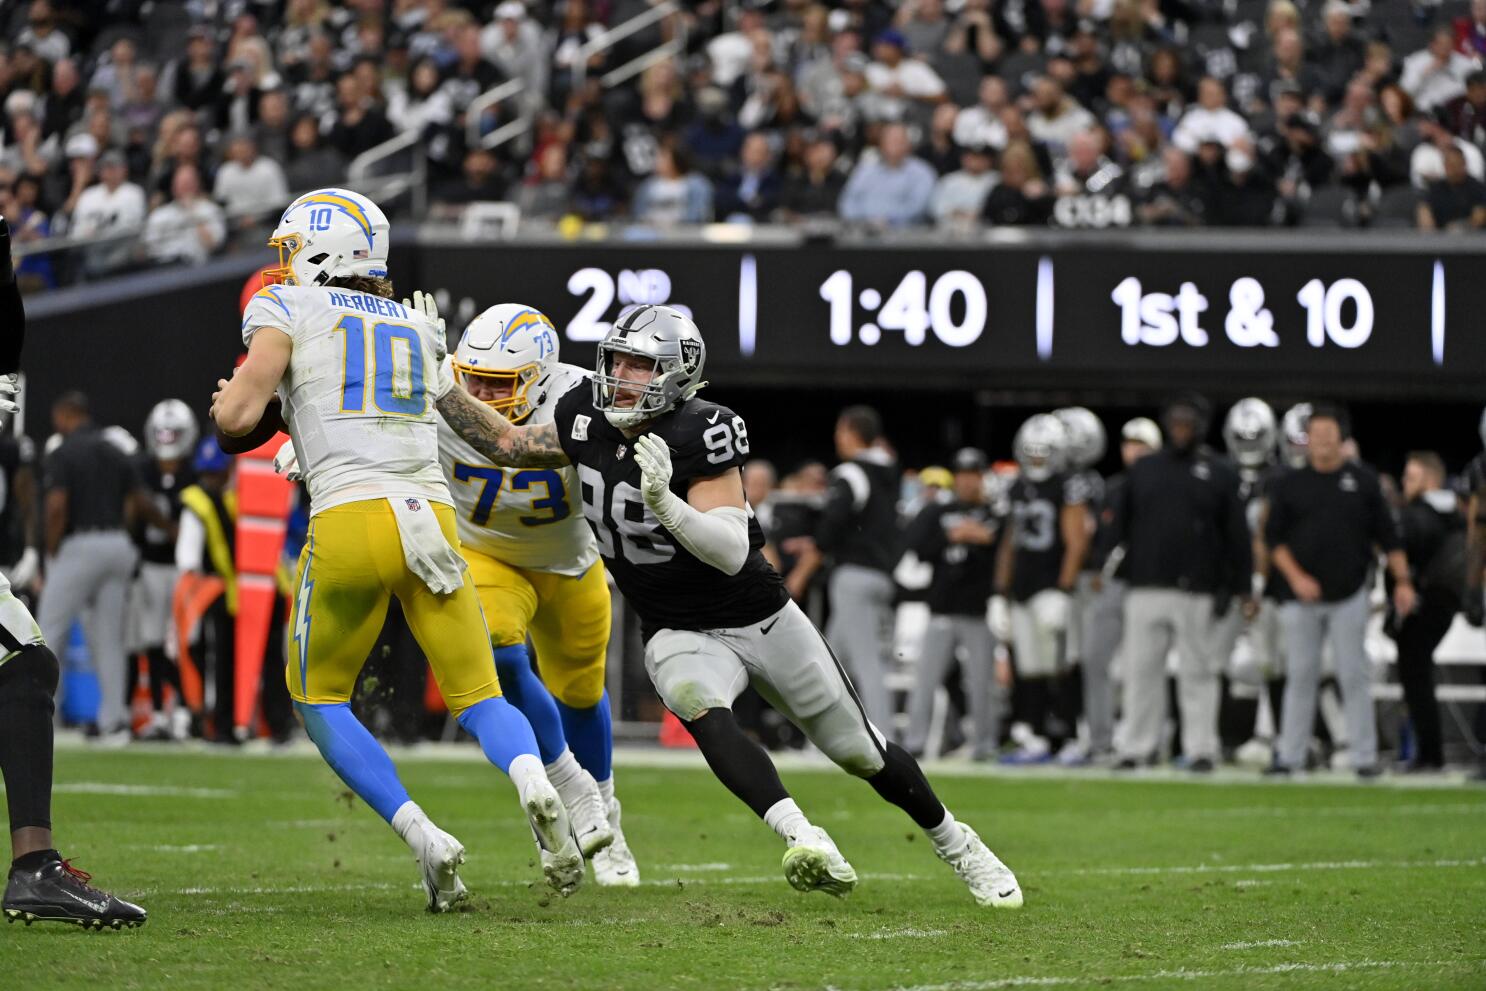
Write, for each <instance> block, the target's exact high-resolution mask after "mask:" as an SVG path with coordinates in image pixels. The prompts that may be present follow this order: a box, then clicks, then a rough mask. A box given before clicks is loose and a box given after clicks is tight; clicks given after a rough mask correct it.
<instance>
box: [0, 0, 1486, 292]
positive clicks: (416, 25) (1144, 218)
mask: <svg viewBox="0 0 1486 991" xmlns="http://www.w3.org/2000/svg"><path fill="white" fill-rule="evenodd" d="M1483 53H1486V0H1380V2H1369V0H1324V2H1323V0H1309V2H1304V0H903V2H901V3H896V4H894V3H887V2H883V0H834V2H829V3H822V2H812V0H772V2H770V0H702V2H696V3H679V2H674V0H553V2H539V0H501V2H498V3H492V2H489V0H345V2H338V3H332V2H329V0H285V2H279V0H227V2H218V0H106V2H105V0H31V2H29V3H24V2H22V3H11V4H7V5H5V7H4V11H3V21H0V213H3V214H4V215H6V216H8V217H10V218H11V223H12V226H13V228H14V229H15V231H16V240H17V242H18V247H19V249H20V251H21V253H22V254H24V255H26V257H24V258H23V259H22V261H21V266H20V267H21V276H22V278H23V279H25V280H27V282H28V284H29V285H30V286H31V287H49V286H54V285H57V284H59V283H65V282H70V281H74V280H77V279H87V278H96V277H99V276H101V275H104V274H107V273H111V272H117V271H122V270H128V269H131V268H137V267H142V266H147V265H159V264H166V263H186V264H191V263H199V262H201V261H203V260H204V259H206V258H208V257H209V256H211V255H213V254H214V253H217V252H219V251H222V250H225V249H230V248H232V247H234V246H236V245H240V244H245V245H250V246H252V247H254V248H256V247H258V246H259V245H260V244H261V227H262V225H263V224H264V223H265V222H267V223H269V224H271V222H272V220H273V219H274V218H275V217H276V216H277V214H278V212H279V211H280V210H281V208H282V207H283V206H284V205H285V204H287V203H288V201H289V200H290V199H291V198H292V196H293V195H294V194H297V193H299V192H303V191H305V190H308V189H311V188H315V187H320V186H325V185H336V184H345V183H348V182H356V183H359V184H361V185H362V186H364V185H365V182H366V181H369V180H370V179H371V178H373V177H376V176H383V177H385V176H386V175H387V174H388V171H389V169H390V168H392V166H396V168H398V169H403V170H405V171H407V173H408V174H409V175H410V176H411V179H410V180H409V181H408V182H406V183H404V184H402V185H401V186H399V187H398V191H399V195H398V196H395V197H393V198H392V199H388V198H386V197H381V199H382V201H383V202H384V205H385V204H389V203H390V204H391V205H393V206H395V207H397V208H398V211H397V212H399V213H400V214H401V215H403V216H408V215H410V214H411V215H415V216H417V217H418V219H425V218H435V219H438V218H445V219H453V218H458V217H459V216H460V215H461V214H464V213H467V212H468V211H469V209H470V205H471V204H482V203H496V204H505V205H506V206H505V207H503V208H502V209H504V210H508V211H509V210H511V209H512V208H514V211H515V213H513V214H506V215H509V216H519V218H520V222H521V223H522V224H532V225H537V226H543V225H555V226H557V227H558V228H559V229H561V230H563V231H564V232H566V233H573V232H575V231H576V230H577V229H579V228H581V226H582V225H584V224H609V223H615V222H622V223H631V224H637V225H646V226H650V227H660V228H672V227H677V226H684V225H694V224H703V223H709V222H742V223H763V222H788V223H807V224H812V225H820V226H823V227H835V226H837V225H842V224H844V225H859V226H868V227H883V228H905V227H934V226H937V227H940V228H947V229H951V230H955V231H972V230H976V229H981V228H986V227H999V226H1011V225H1039V226H1048V225H1051V226H1054V227H1060V228H1111V227H1115V228H1117V227H1126V226H1131V225H1148V226H1165V227H1198V226H1225V227H1268V226H1284V225H1308V226H1322V227H1339V226H1375V227H1414V226H1417V227H1419V228H1424V229H1451V228H1470V229H1474V228H1479V227H1481V226H1483V225H1486V185H1483V181H1482V180H1483V179H1486V159H1483V147H1486V145H1483V142H1486V71H1483V66H1482V56H1483ZM409 163H412V164H409ZM394 171H395V169H394ZM79 244H82V245H85V246H86V250H81V251H70V252H65V253H59V252H58V251H57V250H50V251H49V250H46V249H47V248H48V247H51V248H52V249H58V248H61V247H69V246H70V247H76V246H77V245H79Z"/></svg>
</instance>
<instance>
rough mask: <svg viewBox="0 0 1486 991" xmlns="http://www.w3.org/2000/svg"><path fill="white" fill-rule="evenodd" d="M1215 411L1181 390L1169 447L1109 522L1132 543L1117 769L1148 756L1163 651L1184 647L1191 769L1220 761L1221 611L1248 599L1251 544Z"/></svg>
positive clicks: (1135, 471) (1171, 412) (1186, 748)
mask: <svg viewBox="0 0 1486 991" xmlns="http://www.w3.org/2000/svg"><path fill="white" fill-rule="evenodd" d="M1210 409H1211V407H1210V406H1209V405H1208V402H1207V400H1206V399H1205V398H1203V397H1201V396H1197V395H1184V396H1179V397H1177V398H1176V399H1173V400H1172V401H1171V402H1169V403H1168V404H1167V406H1166V409H1165V411H1164V412H1163V413H1162V416H1161V420H1162V428H1163V430H1164V431H1165V434H1166V447H1165V448H1163V449H1162V450H1160V451H1158V452H1157V453H1155V454H1152V455H1149V456H1147V457H1144V458H1141V459H1140V460H1139V461H1137V462H1135V463H1134V464H1133V465H1131V466H1130V470H1129V473H1128V479H1127V482H1126V484H1125V486H1124V488H1123V491H1122V492H1121V493H1120V497H1119V498H1118V500H1117V501H1116V504H1115V513H1114V518H1113V520H1112V521H1111V527H1112V530H1111V534H1112V537H1113V540H1114V543H1115V544H1116V545H1117V546H1119V547H1122V548H1123V549H1124V553H1123V558H1124V566H1125V568H1126V569H1127V579H1128V581H1129V586H1130V591H1129V593H1128V594H1127V595H1126V597H1125V641H1124V647H1125V665H1126V667H1125V679H1124V705H1123V714H1122V716H1121V721H1120V726H1119V729H1118V731H1117V732H1116V734H1115V746H1116V749H1117V750H1118V752H1119V755H1120V761H1119V764H1118V765H1117V766H1118V767H1121V768H1134V767H1137V766H1139V765H1141V764H1142V763H1146V762H1149V761H1151V760H1152V759H1153V757H1154V756H1155V754H1156V750H1157V748H1158V747H1159V745H1160V742H1161V732H1162V728H1163V725H1164V723H1165V717H1166V690H1165V687H1166V655H1167V653H1168V652H1169V651H1170V649H1171V647H1172V645H1173V644H1174V645H1175V646H1176V648H1177V654H1178V664H1177V676H1176V680H1177V701H1178V704H1179V706H1180V708H1181V723H1182V726H1181V747H1182V753H1183V755H1184V756H1185V757H1186V761H1187V767H1188V768H1190V769H1191V770H1193V771H1199V772H1204V771H1211V770H1212V769H1213V766H1214V763H1215V761H1216V759H1217V757H1218V698H1219V683H1218V674H1219V671H1220V670H1221V667H1222V662H1223V660H1224V659H1223V658H1217V657H1214V656H1212V655H1213V651H1212V649H1211V643H1210V641H1211V639H1212V625H1213V620H1214V618H1215V617H1216V618H1221V616H1223V615H1226V613H1227V611H1228V609H1230V608H1232V607H1233V605H1234V602H1235V600H1236V599H1242V600H1243V608H1244V610H1245V612H1246V613H1247V614H1249V615H1252V614H1253V612H1254V607H1253V602H1252V600H1251V599H1249V598H1248V596H1249V585H1250V575H1251V574H1252V573H1253V548H1252V546H1251V544H1250V541H1249V528H1248V523H1247V521H1246V520H1245V519H1244V507H1243V502H1242V501H1241V500H1240V499H1239V494H1238V473H1237V472H1236V471H1234V470H1233V468H1232V466H1230V465H1229V463H1228V462H1227V460H1226V459H1224V458H1222V457H1220V456H1218V455H1217V454H1215V453H1214V452H1212V451H1211V450H1209V449H1208V448H1207V447H1206V446H1205V445H1204V444H1203V442H1202V441H1203V438H1204V437H1205V436H1206V435H1207V428H1208V422H1209V415H1210Z"/></svg>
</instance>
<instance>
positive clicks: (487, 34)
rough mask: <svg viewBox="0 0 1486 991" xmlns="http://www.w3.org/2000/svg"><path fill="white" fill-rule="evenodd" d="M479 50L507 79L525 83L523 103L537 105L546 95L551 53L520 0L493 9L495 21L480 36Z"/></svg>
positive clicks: (535, 23) (539, 27) (538, 25)
mask: <svg viewBox="0 0 1486 991" xmlns="http://www.w3.org/2000/svg"><path fill="white" fill-rule="evenodd" d="M480 50H481V51H482V52H483V53H484V56H485V58H486V59H487V60H488V61H489V62H490V63H491V64H492V65H494V66H495V67H496V69H498V70H499V71H500V73H501V74H502V75H504V76H505V77H506V78H507V79H520V80H521V81H522V82H524V83H525V84H526V89H525V91H524V92H523V93H522V94H521V100H522V102H523V103H529V104H531V105H532V106H539V105H540V103H541V99H542V95H543V94H544V93H546V92H547V74H548V72H549V71H550V66H551V64H552V63H551V58H552V52H551V50H550V49H549V48H548V45H547V39H546V38H545V37H544V36H543V33H542V27H541V25H540V24H538V23H537V22H536V21H534V20H532V19H531V18H529V17H527V16H526V7H525V5H523V4H522V3H521V2H520V0H505V2H504V3H501V4H498V5H497V6H496V8H495V18H494V19H493V20H492V21H491V23H490V24H489V25H487V26H486V27H485V29H484V30H483V31H482V32H481V34H480Z"/></svg>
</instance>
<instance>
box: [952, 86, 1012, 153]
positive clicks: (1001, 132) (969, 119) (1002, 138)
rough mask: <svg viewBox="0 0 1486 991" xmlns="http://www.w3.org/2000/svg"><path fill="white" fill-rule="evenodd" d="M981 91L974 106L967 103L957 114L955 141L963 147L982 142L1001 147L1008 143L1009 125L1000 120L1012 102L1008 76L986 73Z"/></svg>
mask: <svg viewBox="0 0 1486 991" xmlns="http://www.w3.org/2000/svg"><path fill="white" fill-rule="evenodd" d="M978 95H979V99H978V100H977V102H976V103H975V105H974V106H970V107H965V108H964V109H963V110H960V111H959V112H958V113H956V115H955V129H954V139H955V144H957V145H959V146H960V147H961V148H971V147H975V146H977V145H979V146H982V147H985V148H990V149H992V150H994V151H1000V150H1001V149H1002V148H1005V147H1006V125H1004V124H1002V123H1001V112H1002V111H1003V110H1005V109H1006V107H1007V104H1008V103H1009V102H1010V97H1009V96H1008V95H1007V92H1006V80H1004V79H1002V78H1001V77H1000V76H993V75H988V76H985V77H983V78H982V79H981V80H980V89H979V90H978Z"/></svg>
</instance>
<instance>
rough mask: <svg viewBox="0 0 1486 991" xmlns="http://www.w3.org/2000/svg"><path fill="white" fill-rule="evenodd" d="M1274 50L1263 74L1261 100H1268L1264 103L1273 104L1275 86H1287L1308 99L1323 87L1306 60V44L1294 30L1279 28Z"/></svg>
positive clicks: (1322, 83)
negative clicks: (1305, 95) (1307, 96)
mask: <svg viewBox="0 0 1486 991" xmlns="http://www.w3.org/2000/svg"><path fill="white" fill-rule="evenodd" d="M1273 46H1274V47H1273V49H1272V50H1271V52H1270V55H1269V59H1268V62H1267V65H1266V67H1265V70H1264V73H1263V78H1264V82H1263V88H1262V89H1261V90H1260V97H1261V99H1262V98H1266V97H1267V100H1266V102H1269V103H1273V102H1274V95H1273V94H1274V89H1275V87H1276V86H1283V85H1286V84H1289V85H1291V86H1294V87H1296V88H1298V89H1299V90H1300V92H1301V93H1304V94H1307V95H1309V94H1312V93H1316V92H1318V91H1319V90H1320V89H1321V88H1322V86H1324V84H1325V80H1324V79H1323V78H1322V77H1321V75H1320V73H1319V72H1317V71H1316V69H1315V67H1314V66H1312V65H1310V64H1308V63H1307V62H1306V60H1305V44H1304V42H1303V41H1302V40H1301V37H1300V31H1299V30H1298V29H1297V28H1293V27H1285V28H1281V29H1280V30H1279V31H1278V32H1276V33H1275V35H1274V39H1273Z"/></svg>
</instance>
